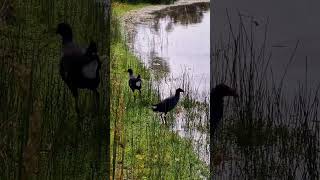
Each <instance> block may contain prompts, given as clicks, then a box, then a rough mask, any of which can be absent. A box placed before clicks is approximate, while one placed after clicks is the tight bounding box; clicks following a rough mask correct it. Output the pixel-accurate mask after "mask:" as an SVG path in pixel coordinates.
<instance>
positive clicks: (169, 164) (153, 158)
mask: <svg viewBox="0 0 320 180" xmlns="http://www.w3.org/2000/svg"><path fill="white" fill-rule="evenodd" d="M145 5H146V4H143V5H126V4H114V5H113V6H112V9H113V14H112V15H113V19H112V26H111V27H112V37H113V39H112V43H111V87H112V99H111V119H112V120H111V129H112V130H111V133H112V134H111V136H112V140H111V149H112V157H111V158H112V160H111V161H112V172H113V178H114V179H118V178H128V179H159V178H160V177H161V179H200V177H201V176H207V175H208V169H207V167H206V166H205V165H204V163H203V162H201V161H200V160H199V159H198V157H197V155H196V154H195V152H194V151H193V148H192V142H191V141H190V140H188V139H183V138H181V137H180V136H179V135H177V134H176V133H175V132H173V131H172V130H170V129H169V128H168V127H166V126H164V125H162V124H161V123H160V122H161V121H160V118H159V115H158V114H155V113H153V112H152V110H151V109H150V105H151V104H152V103H154V102H157V101H158V100H159V99H158V98H157V97H158V96H157V94H156V92H155V90H154V89H153V88H152V79H151V75H150V72H149V70H148V69H146V68H145V67H144V65H143V64H142V63H141V61H140V60H139V59H138V58H137V57H135V56H134V55H133V53H132V52H130V50H129V49H128V47H127V45H126V42H125V41H124V40H123V38H122V36H121V34H120V27H119V20H117V19H116V18H119V17H120V16H122V15H124V12H125V11H126V10H127V9H130V10H133V9H138V8H141V7H144V6H145ZM128 68H132V69H133V70H134V73H135V74H140V75H141V76H142V78H143V90H142V95H141V96H139V94H138V93H137V94H135V95H134V94H133V93H132V92H131V90H130V89H129V87H128V73H127V72H126V70H127V69H128Z"/></svg>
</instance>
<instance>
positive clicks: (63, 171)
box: [0, 0, 110, 179]
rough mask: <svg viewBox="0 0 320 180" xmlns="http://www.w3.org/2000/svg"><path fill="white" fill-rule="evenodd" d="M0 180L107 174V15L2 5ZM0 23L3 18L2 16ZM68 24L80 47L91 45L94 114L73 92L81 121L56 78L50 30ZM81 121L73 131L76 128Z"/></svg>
mask: <svg viewBox="0 0 320 180" xmlns="http://www.w3.org/2000/svg"><path fill="white" fill-rule="evenodd" d="M2 2H3V4H2V3H1V5H0V6H1V7H2V8H1V9H0V14H3V13H4V14H5V18H3V19H1V21H0V39H1V40H0V69H1V70H0V109H1V111H0V137H1V138H0V179H103V178H106V177H107V175H108V174H109V172H108V171H109V168H108V167H110V166H109V162H110V161H109V151H108V150H109V148H108V144H109V141H108V140H109V139H110V138H109V137H108V132H109V129H108V127H109V126H108V123H109V120H108V119H109V117H108V116H109V113H108V112H109V105H108V101H107V100H108V99H109V97H108V94H109V90H108V88H109V86H108V77H109V76H108V70H109V67H108V57H109V13H108V11H109V10H108V7H107V6H106V4H102V3H100V4H99V3H95V2H94V1H91V0H70V1H63V0H57V1H50V2H49V1H44V0H32V1H31V0H27V1H15V0H14V1H2ZM107 2H108V1H106V3H107ZM1 17H2V16H1ZM60 22H67V23H70V24H71V26H72V27H73V29H74V35H75V37H74V39H75V40H76V41H77V42H78V43H80V44H88V43H89V42H90V40H94V41H95V42H97V46H98V52H99V54H100V56H101V60H102V62H103V64H102V68H101V74H100V75H101V77H102V81H101V84H100V87H99V92H100V99H99V100H100V102H101V103H100V104H101V106H100V107H101V108H100V109H99V110H98V114H93V113H90V112H92V105H93V102H94V101H93V100H94V98H93V97H92V95H91V93H89V92H88V91H85V90H84V91H80V97H79V99H80V105H79V107H80V111H81V113H82V114H83V118H82V119H78V117H77V116H76V113H75V108H74V100H73V98H72V95H71V93H70V91H69V90H68V88H67V87H66V86H65V84H63V82H62V80H61V78H60V77H59V70H58V67H59V61H60V57H61V54H60V50H61V47H60V44H61V40H60V38H59V37H58V36H57V35H56V32H55V30H56V29H55V28H56V26H57V24H58V23H60ZM77 122H79V123H80V129H78V127H77V126H76V123H77Z"/></svg>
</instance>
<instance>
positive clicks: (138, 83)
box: [128, 69, 142, 94]
mask: <svg viewBox="0 0 320 180" xmlns="http://www.w3.org/2000/svg"><path fill="white" fill-rule="evenodd" d="M128 73H129V87H130V89H131V90H132V92H134V91H135V90H138V91H139V93H140V94H141V87H142V80H141V76H140V74H138V76H137V77H135V76H134V75H133V71H132V69H128Z"/></svg>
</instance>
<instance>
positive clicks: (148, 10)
mask: <svg viewBox="0 0 320 180" xmlns="http://www.w3.org/2000/svg"><path fill="white" fill-rule="evenodd" d="M194 3H210V0H178V1H176V2H175V3H173V4H169V5H150V6H146V7H144V8H141V9H138V10H132V11H129V12H127V13H125V14H124V15H123V16H122V17H121V19H120V22H121V26H122V27H123V28H122V29H125V31H124V32H123V36H124V37H125V38H126V40H127V41H126V42H127V45H128V46H129V47H130V50H132V39H133V37H134V36H135V33H136V30H135V28H136V25H137V24H147V23H150V22H151V21H152V19H153V18H155V14H153V13H155V12H158V11H161V10H163V9H165V8H168V7H174V6H182V5H191V4H194Z"/></svg>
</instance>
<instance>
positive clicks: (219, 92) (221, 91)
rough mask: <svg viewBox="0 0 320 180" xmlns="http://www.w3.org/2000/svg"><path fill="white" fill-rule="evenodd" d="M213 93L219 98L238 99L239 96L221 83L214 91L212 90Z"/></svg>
mask: <svg viewBox="0 0 320 180" xmlns="http://www.w3.org/2000/svg"><path fill="white" fill-rule="evenodd" d="M213 93H214V94H215V95H216V96H220V97H225V96H232V97H235V98H237V97H239V95H238V94H237V91H236V90H235V89H233V88H230V87H229V86H227V85H225V84H223V83H221V84H218V85H217V86H216V87H215V88H214V90H213Z"/></svg>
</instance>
